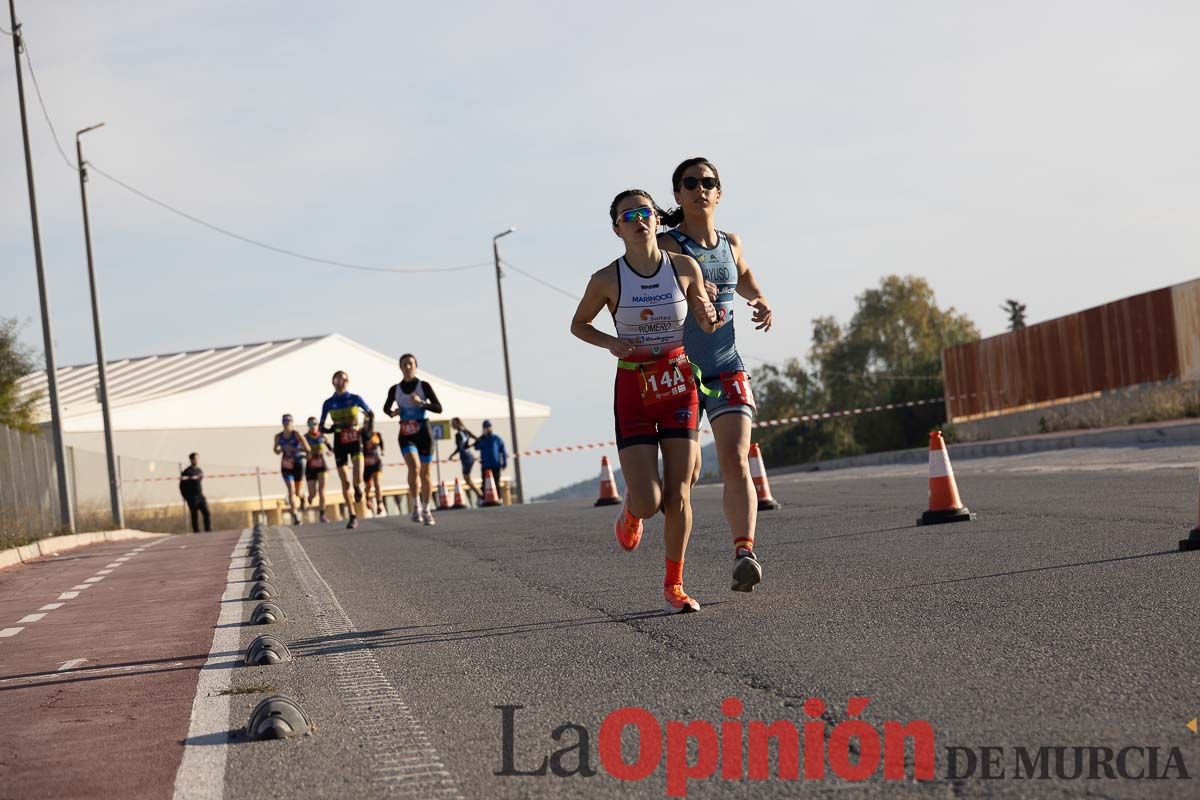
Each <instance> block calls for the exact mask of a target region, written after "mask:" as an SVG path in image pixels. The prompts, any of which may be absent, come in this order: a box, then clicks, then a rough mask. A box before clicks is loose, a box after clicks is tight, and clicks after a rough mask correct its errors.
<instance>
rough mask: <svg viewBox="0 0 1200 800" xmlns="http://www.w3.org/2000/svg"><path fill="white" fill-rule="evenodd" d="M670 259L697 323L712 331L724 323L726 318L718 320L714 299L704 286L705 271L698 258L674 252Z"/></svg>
mask: <svg viewBox="0 0 1200 800" xmlns="http://www.w3.org/2000/svg"><path fill="white" fill-rule="evenodd" d="M670 259H671V263H673V264H674V265H675V274H676V275H678V276H679V283H680V286H681V287H682V288H683V292H684V294H685V295H686V296H687V301H688V307H689V308H690V309H691V310H692V316H693V317H694V318H695V320H696V324H697V325H699V326H700V330H702V331H704V332H705V333H712V332H713V331H715V330H716V329H717V328H719V327H721V326H722V325H724V324H725V321H724V320H721V321H720V322H718V321H717V310H716V309H715V308H713V304H712V301H711V300H709V299H708V292H707V291H705V288H704V273H703V272H702V271H701V270H700V265H699V264H697V263H696V259H694V258H692V257H691V256H685V255H676V254H672V255H671V256H670Z"/></svg>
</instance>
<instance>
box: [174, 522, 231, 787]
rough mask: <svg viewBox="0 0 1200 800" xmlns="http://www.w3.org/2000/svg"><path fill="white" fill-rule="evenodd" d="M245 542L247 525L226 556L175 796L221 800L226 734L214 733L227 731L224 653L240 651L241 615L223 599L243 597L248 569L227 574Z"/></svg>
mask: <svg viewBox="0 0 1200 800" xmlns="http://www.w3.org/2000/svg"><path fill="white" fill-rule="evenodd" d="M249 541H250V529H249V528H246V529H245V530H243V531H242V535H241V536H240V537H238V540H237V544H235V545H234V546H233V553H232V554H231V555H230V570H231V574H230V576H229V579H228V581H227V582H226V584H225V593H224V594H223V595H222V596H221V601H222V602H221V612H220V614H219V615H218V616H217V626H216V628H215V629H214V631H213V641H212V647H211V648H210V649H209V651H208V661H207V662H205V664H204V667H203V668H201V670H200V675H199V678H198V680H197V681H196V698H195V700H193V701H192V719H191V722H190V723H189V725H188V741H192V742H201V743H199V744H185V745H184V748H183V759H182V760H181V761H180V763H179V771H178V772H176V773H175V794H174V798H175V800H222V798H223V797H224V796H225V763H226V761H227V760H228V758H229V753H228V750H229V744H228V738H225V739H224V740H221V739H220V737H221V736H222V735H223V734H228V732H229V695H227V694H222V692H223V691H224V690H225V689H228V688H229V683H230V680H231V679H232V677H233V670H232V669H230V668H229V661H230V659H231V658H236V656H233V657H231V656H229V655H228V653H230V652H236V651H238V650H239V649H240V645H241V636H242V634H241V630H240V629H239V628H238V626H237V625H236V624H235V623H237V622H240V621H241V619H242V615H243V613H244V611H243V607H242V604H241V603H236V602H229V601H233V600H239V599H241V598H242V597H243V596H244V595H245V591H246V588H245V586H244V584H243V581H245V579H246V577H247V572H248V570H245V569H241V570H237V572H238V573H240V574H238V575H237V577H236V578H235V577H234V575H233V574H232V572H233V564H234V562H237V561H241V560H242V559H243V558H245V547H246V543H247V542H249ZM205 737H208V738H205ZM212 737H218V740H217V741H216V742H215V743H214V742H213V741H212Z"/></svg>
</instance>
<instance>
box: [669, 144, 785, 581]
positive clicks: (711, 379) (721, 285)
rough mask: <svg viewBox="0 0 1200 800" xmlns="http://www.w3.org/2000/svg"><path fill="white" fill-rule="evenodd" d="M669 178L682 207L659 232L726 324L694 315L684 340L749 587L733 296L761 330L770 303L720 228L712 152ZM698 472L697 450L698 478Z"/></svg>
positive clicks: (747, 414) (746, 470)
mask: <svg viewBox="0 0 1200 800" xmlns="http://www.w3.org/2000/svg"><path fill="white" fill-rule="evenodd" d="M671 185H672V187H673V188H674V189H675V202H677V203H678V204H679V208H677V209H675V210H674V211H672V212H671V213H669V214H667V215H666V216H665V218H664V220H663V224H664V225H665V226H666V227H668V228H672V230H669V231H667V232H666V233H663V234H660V235H659V237H658V244H659V247H661V248H662V249H663V250H666V251H669V252H672V253H683V254H685V255H689V256H691V257H692V258H694V259H696V261H697V262H699V264H700V269H701V270H702V271H703V272H704V279H705V282H706V284H707V285H708V286H707V288H708V291H709V292H710V298H711V299H712V301H713V305H714V306H716V309H717V316H718V319H720V320H721V321H722V322H723V323H724V324H723V325H722V326H721V327H720V328H718V329H717V330H716V331H715V332H713V333H711V334H709V333H705V332H704V331H703V330H702V329H701V328H700V326H698V325H696V323H695V321H694V320H692V319H690V318H689V319H688V320H687V322H686V323H685V325H684V329H683V344H684V348H685V349H686V350H687V354H688V357H689V358H690V359H691V360H692V363H693V364H694V365H695V369H696V372H697V376H698V377H699V378H700V381H699V387H700V404H701V405H702V406H703V407H704V412H705V413H706V414H707V415H708V424H709V426H710V427H711V428H712V432H713V437H714V438H715V439H716V443H717V461H718V462H719V463H720V465H721V475H722V477H723V478H724V481H725V496H724V505H725V519H726V520H727V521H728V522H729V527H730V529H731V530H732V532H733V547H734V567H733V586H732V588H733V590H734V591H738V592H749V591H753V589H754V586H755V585H756V584H758V583H759V582H760V581H762V567H761V566H759V563H758V560H757V559H756V558H755V557H754V530H755V526H756V523H757V521H758V520H757V517H758V503H757V497H756V495H755V491H754V484H753V482H752V480H751V478H750V465H749V462H748V455H749V451H750V430H751V423H752V422H753V420H754V415H755V407H754V394H753V393H752V392H751V390H750V377H749V376H748V375H747V374H746V366H745V364H743V363H742V358H741V356H740V355H738V351H737V345H736V343H735V341H734V326H733V315H734V295H735V294H737V295H741V296H742V297H743V298H745V299H746V300H747V303H746V305H748V306H750V307H751V308H753V309H754V313H753V314H752V315H751V323H752V324H754V325H755V326H756V328H757V329H759V330H764V331H766V330H770V329H771V321H772V319H771V307H770V306H769V305H768V304H767V300H766V298H765V297H764V296H763V294H762V291H761V289H759V286H758V281H757V280H756V279H755V277H754V273H752V272H751V271H750V267H749V266H747V264H746V259H745V255H744V254H743V252H742V242H741V239H740V238H739V237H738V236H737V234H734V233H725V232H723V231H719V230H717V227H716V221H715V215H716V210H717V204H718V203H720V202H721V176H720V174H719V173H718V172H717V168H716V167H715V166H714V165H713V164H712V163H711V162H710V161H709V160H708V159H706V158H689V159H687V160H686V161H684V162H683V163H681V164H680V165H679V166H678V167H676V168H675V172H674V174H673V175H672V176H671ZM714 288H715V294H716V296H715V297H712V296H711V294H712V292H713V291H714ZM699 471H700V461H699V454H698V453H697V459H696V464H695V472H694V474H693V479H692V480H693V483H694V482H695V480H696V478H698V477H699Z"/></svg>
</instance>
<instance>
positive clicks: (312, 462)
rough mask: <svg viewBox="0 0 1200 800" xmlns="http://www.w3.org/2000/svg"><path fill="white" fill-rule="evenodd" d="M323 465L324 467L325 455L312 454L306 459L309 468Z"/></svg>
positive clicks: (319, 467) (321, 467)
mask: <svg viewBox="0 0 1200 800" xmlns="http://www.w3.org/2000/svg"><path fill="white" fill-rule="evenodd" d="M324 467H325V457H324V456H312V457H311V458H309V459H308V468H309V469H323V468H324Z"/></svg>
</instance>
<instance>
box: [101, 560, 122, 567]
mask: <svg viewBox="0 0 1200 800" xmlns="http://www.w3.org/2000/svg"><path fill="white" fill-rule="evenodd" d="M119 566H121V562H119V561H114V562H113V563H111V564H105V565H104V568H105V569H116V568H117V567H119Z"/></svg>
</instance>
